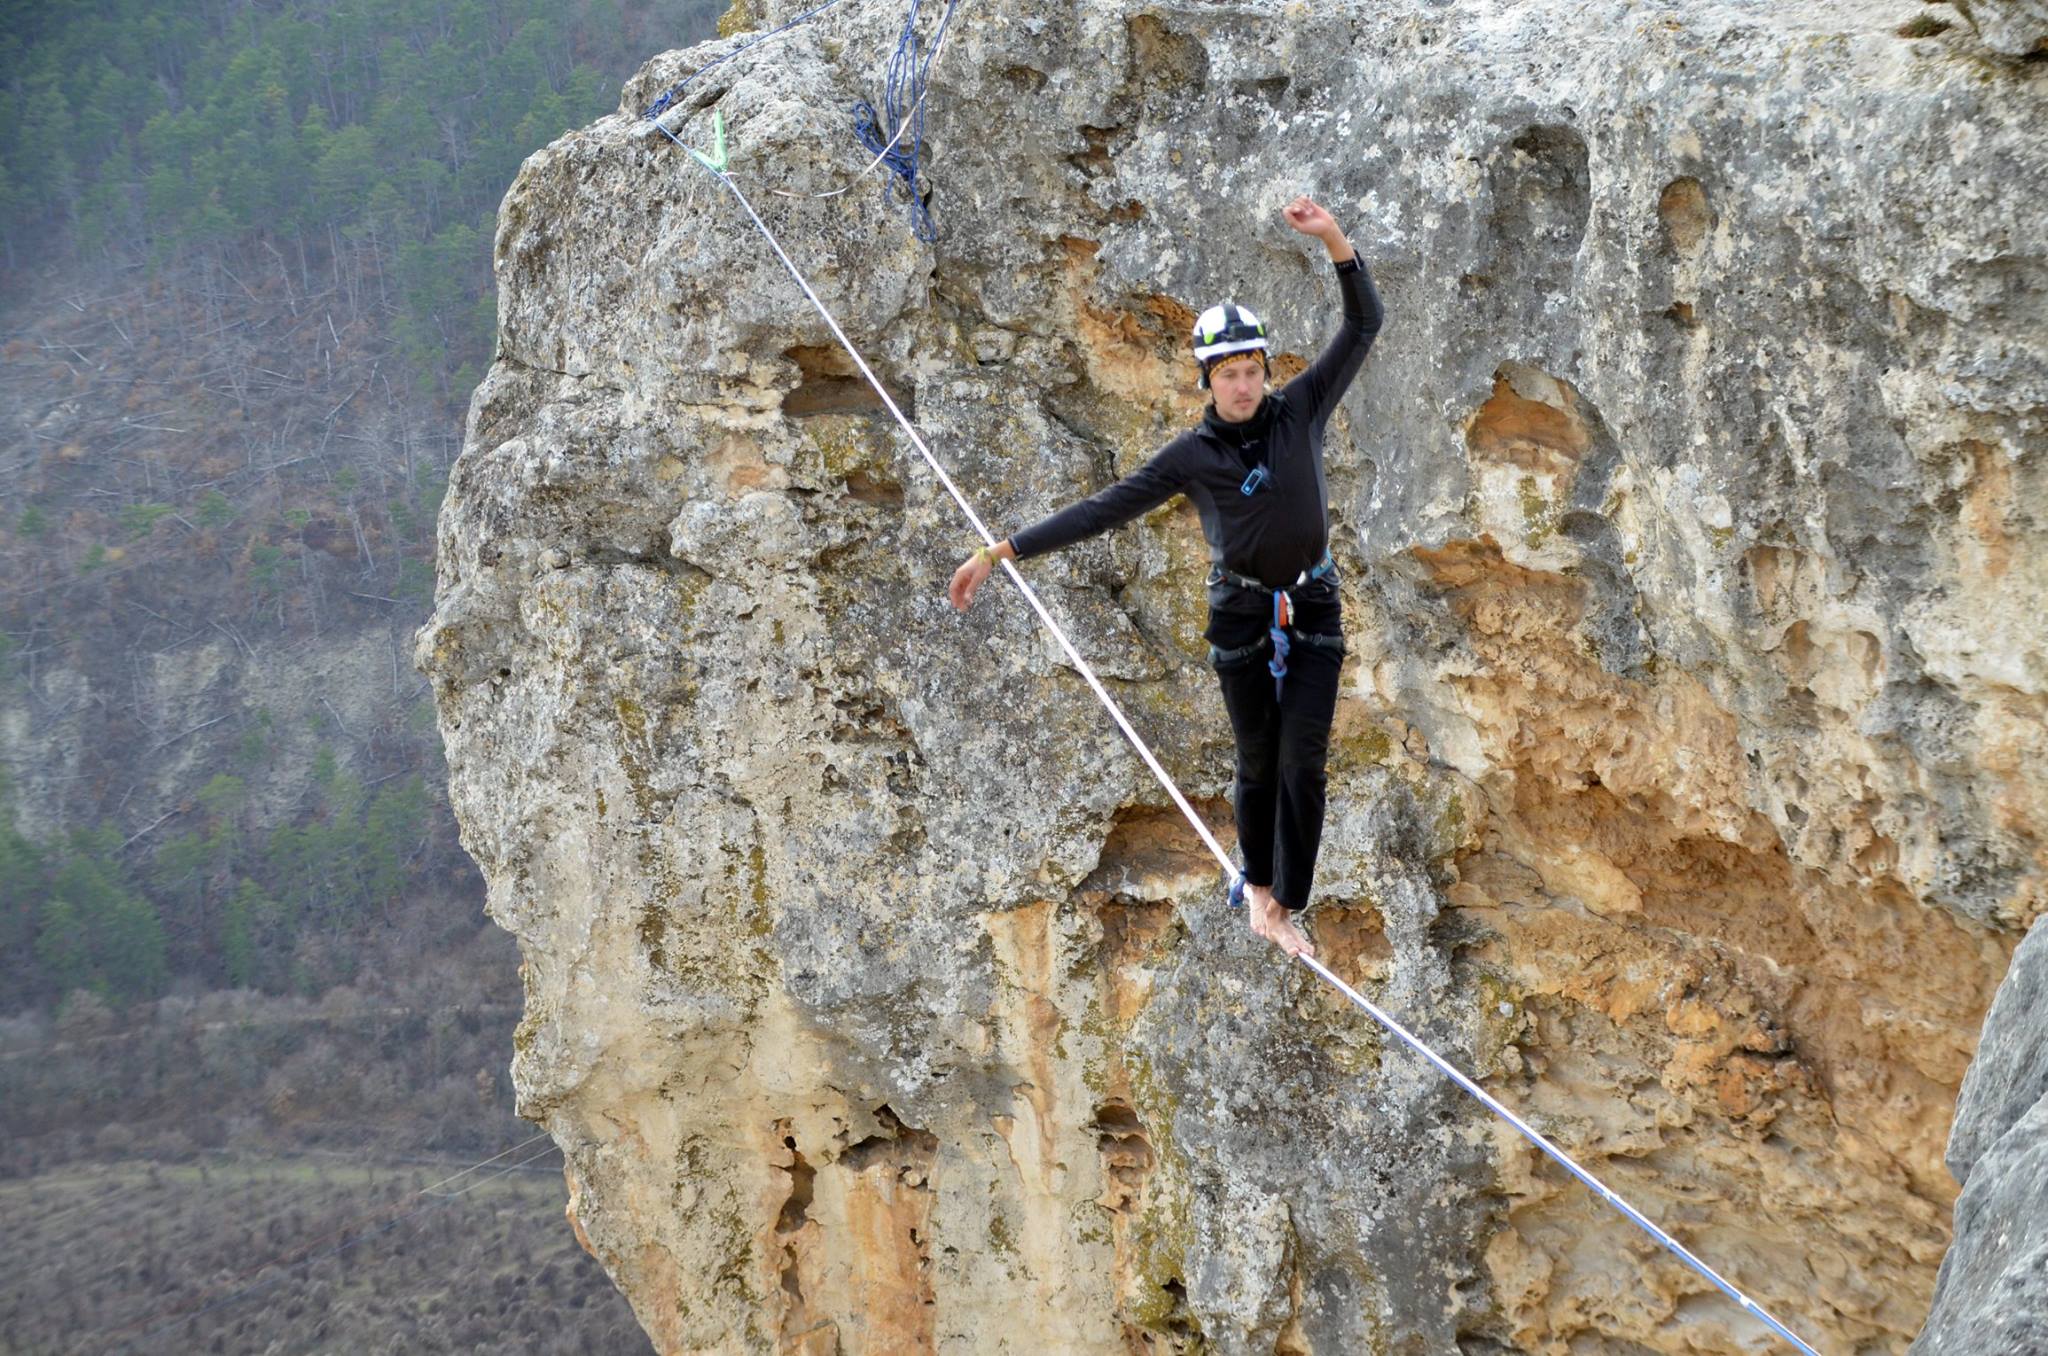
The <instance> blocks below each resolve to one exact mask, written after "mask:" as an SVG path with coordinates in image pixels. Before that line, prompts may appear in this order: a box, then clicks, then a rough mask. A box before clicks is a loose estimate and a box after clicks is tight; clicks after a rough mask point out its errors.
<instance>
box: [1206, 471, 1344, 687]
mask: <svg viewBox="0 0 2048 1356" xmlns="http://www.w3.org/2000/svg"><path fill="white" fill-rule="evenodd" d="M1259 469H1260V470H1261V471H1263V470H1265V469H1266V468H1265V467H1263V466H1261V467H1260V468H1259ZM1336 568H1337V563H1336V562H1335V561H1333V560H1331V559H1330V553H1329V552H1328V551H1325V552H1323V558H1322V559H1321V560H1319V561H1317V562H1316V563H1315V564H1314V565H1313V566H1311V567H1310V568H1308V569H1306V570H1303V571H1302V572H1301V573H1300V575H1298V576H1296V578H1295V580H1294V582H1293V583H1292V584H1289V585H1288V586H1287V587H1286V588H1280V589H1276V588H1269V587H1267V585H1266V583H1265V582H1264V581H1263V580H1259V579H1254V578H1252V577H1251V576H1250V575H1248V574H1239V573H1237V572H1236V571H1235V570H1226V569H1224V568H1223V567H1222V566H1221V565H1218V566H1217V567H1216V568H1215V569H1213V570H1211V571H1209V587H1210V588H1212V589H1213V588H1215V587H1216V586H1217V585H1219V584H1228V585H1229V586H1230V587H1232V588H1234V589H1237V590H1239V591H1240V592H1243V593H1267V594H1271V595H1272V598H1273V622H1272V625H1271V626H1269V627H1268V628H1267V630H1266V634H1265V635H1264V636H1262V637H1260V638H1259V639H1257V640H1255V641H1253V642H1252V643H1251V644H1249V645H1240V646H1238V647H1237V648H1236V649H1234V650H1219V649H1217V648H1216V647H1215V646H1214V645H1211V646H1210V647H1209V662H1210V663H1211V664H1214V665H1216V666H1218V667H1219V668H1221V667H1227V666H1229V665H1231V664H1234V663H1236V662H1238V661H1239V660H1244V659H1249V658H1251V657H1252V656H1253V655H1255V654H1263V653H1265V652H1266V650H1267V649H1269V648H1270V649H1271V650H1272V651H1273V657H1272V658H1271V659H1269V660H1267V661H1266V671H1267V672H1268V673H1270V674H1272V675H1273V700H1274V701H1276V702H1277V701H1279V700H1280V698H1281V695H1282V694H1283V693H1284V692H1285V690H1286V684H1287V656H1288V654H1289V652H1290V651H1291V650H1292V649H1293V647H1294V645H1295V644H1296V643H1299V644H1303V645H1314V646H1318V647H1320V648H1323V649H1331V650H1336V651H1338V652H1339V653H1342V652H1343V649H1344V637H1342V636H1311V635H1303V634H1302V633H1300V632H1298V631H1295V630H1294V629H1293V627H1294V595H1293V593H1292V590H1294V589H1298V588H1301V587H1302V586H1304V585H1306V584H1313V583H1315V582H1316V581H1317V580H1319V579H1323V578H1326V577H1328V576H1329V575H1330V574H1331V573H1332V572H1334V571H1335V570H1336Z"/></svg>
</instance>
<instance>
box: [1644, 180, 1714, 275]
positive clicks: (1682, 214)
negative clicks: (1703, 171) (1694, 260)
mask: <svg viewBox="0 0 2048 1356" xmlns="http://www.w3.org/2000/svg"><path fill="white" fill-rule="evenodd" d="M1657 217H1658V220H1660V221H1661V222H1662V223H1663V224H1664V239H1665V241H1666V242H1667V243H1668V244H1669V245H1670V246H1671V249H1672V251H1673V252H1674V253H1676V254H1678V255H1679V256H1681V257H1686V256H1690V255H1692V254H1695V253H1697V252H1698V250H1699V248H1700V245H1701V243H1702V242H1704V241H1705V240H1706V238H1707V232H1708V231H1710V230H1712V229H1713V226H1714V213H1713V209H1712V208H1710V207H1709V206H1708V205H1707V190H1706V189H1704V188H1702V187H1701V186H1700V181H1699V180H1697V179H1694V178H1691V177H1690V176H1687V177H1683V178H1678V179H1673V180H1672V181H1671V182H1670V183H1668V184H1666V185H1664V191H1663V192H1662V193H1660V194H1658V195H1657Z"/></svg>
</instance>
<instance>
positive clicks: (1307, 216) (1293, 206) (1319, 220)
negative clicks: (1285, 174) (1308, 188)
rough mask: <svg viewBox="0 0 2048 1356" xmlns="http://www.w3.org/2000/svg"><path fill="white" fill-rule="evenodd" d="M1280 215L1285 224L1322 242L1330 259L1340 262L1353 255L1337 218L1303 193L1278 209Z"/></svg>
mask: <svg viewBox="0 0 2048 1356" xmlns="http://www.w3.org/2000/svg"><path fill="white" fill-rule="evenodd" d="M1280 215H1281V216H1283V217H1285V218H1287V224H1288V225H1289V226H1292V227H1293V228H1294V229H1295V230H1297V231H1300V232H1301V233H1302V234H1303V235H1312V236H1314V237H1315V238H1316V239H1318V240H1320V241H1322V242H1323V248H1324V249H1326V250H1328V251H1329V252H1330V261H1331V262H1332V263H1338V264H1341V263H1343V262H1344V261H1345V260H1347V259H1350V258H1352V257H1353V253H1352V249H1351V242H1350V241H1349V240H1346V239H1345V238H1344V231H1343V229H1342V228H1341V227H1339V226H1338V225H1337V219H1336V218H1335V217H1333V216H1331V215H1330V214H1329V213H1328V212H1326V211H1324V210H1323V208H1322V206H1321V205H1320V204H1318V203H1317V202H1316V200H1315V199H1314V198H1311V197H1310V196H1309V195H1308V194H1306V193H1304V194H1302V195H1301V196H1300V197H1298V198H1296V199H1295V200H1294V201H1293V202H1291V203H1288V204H1287V206H1285V207H1283V208H1281V209H1280Z"/></svg>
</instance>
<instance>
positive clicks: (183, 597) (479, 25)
mask: <svg viewBox="0 0 2048 1356" xmlns="http://www.w3.org/2000/svg"><path fill="white" fill-rule="evenodd" d="M718 8H719V5H718V4H717V3H716V0H686V2H684V3H672V4H667V5H660V4H652V5H622V4H620V3H618V0H581V2H579V3H569V4H560V3H544V2H543V0H511V2H510V3H502V4H485V3H481V2H480V0H332V2H331V3H304V4H287V5H284V6H273V5H267V4H253V3H216V4H202V5H189V4H173V3H169V2H168V0H105V2H104V3H86V2H81V3H71V4H61V3H60V4H47V3H29V2H28V0H8V3H6V4H4V5H0V239H4V255H0V258H4V263H5V266H6V271H5V276H4V287H5V292H4V303H5V308H6V309H5V313H4V320H0V324H4V334H5V341H4V357H5V374H4V377H0V420H4V426H5V427H6V429H7V437H6V440H5V444H4V446H5V451H4V452H0V506H4V507H0V569H4V576H0V579H4V582H0V711H5V712H6V714H7V716H8V719H7V720H6V721H5V722H4V723H0V759H4V761H0V900H4V901H5V903H4V908H0V1012H5V1011H18V1010H20V1009H22V1008H24V1007H38V1006H47V1005H49V1004H51V1003H53V1002H55V1001H57V1000H59V999H60V998H61V997H62V996H63V995H64V994H66V993H68V992H71V991H73V990H77V989H81V988H83V989H90V990H93V991H96V992H98V993H99V994H101V995H102V996H103V997H105V998H108V999H110V1000H113V1001H114V1002H116V1003H117V1004H125V1003H127V1002H131V1001H133V1000H136V999H145V998H151V997H155V996H157V995H158V994H161V993H163V992H165V991H167V989H169V988H171V987H172V986H174V985H176V984H179V983H181V982H182V983H184V984H186V985H187V986H188V987H190V986H194V985H196V986H199V987H202V988H212V987H258V988H262V989H265V990H268V991H272V992H285V991H297V992H299V993H302V994H313V993H318V992H319V991H321V990H322V989H324V988H325V987H327V986H330V985H332V984H334V983H340V982H347V981H351V980H354V979H355V978H356V977H357V975H358V972H359V970H360V968H361V965H362V963H363V960H364V953H363V949H362V946H361V945H360V944H359V939H360V937H361V935H362V933H363V931H364V930H365V929H366V928H368V927H370V926H372V925H374V924H378V923H385V924H388V923H389V922H390V920H391V917H392V915H393V914H394V913H396V912H406V911H409V912H411V913H413V914H415V915H416V914H417V913H418V912H419V911H420V910H421V909H422V908H428V909H431V908H434V907H442V908H447V907H457V908H459V909H460V910H461V911H462V912H463V913H465V914H467V915H469V916H472V917H473V916H474V910H475V903H476V893H475V888H476V887H475V886H474V883H473V882H472V881H471V879H470V876H469V873H468V871H467V869H466V865H465V863H464V862H463V860H462V858H461V857H460V855H459V853H458V852H457V850H456V846H455V842H454V835H453V830H452V825H451V823H450V822H449V820H448V817H447V813H446V809H445V805H444V803H443V800H442V797H441V795H440V791H439V766H438V750H437V748H436V747H435V740H434V737H433V734H432V730H431V720H430V716H429V713H428V711H427V708H426V706H425V704H424V703H423V701H422V700H421V696H420V688H419V684H418V682H417V681H416V680H415V679H414V678H413V676H412V675H411V673H410V666H409V664H408V663H407V662H406V656H405V650H406V636H407V634H408V632H409V630H410V628H411V626H412V625H414V624H416V623H417V620H418V618H419V617H420V616H422V615H423V614H424V611H425V606H426V601H427V596H428V593H429V591H430V588H431V582H432V564H431V559H432V547H433V520H434V514H435V511H436V509H437V507H438V504H439V499H440V495H441V491H442V487H443V485H444V483H445V473H446V467H447V464H448V462H449V460H450V458H451V457H452V455H453V453H454V450H455V447H456V444H457V442H458V439H459V436H460V420H461V413H462V407H463V404H464V402H465V401H466V399H467V395H468V391H469V387H470V386H471V385H472V384H473V382H474V380H475V377H476V374H477V372H478V371H479V370H480V368H481V366H482V364H483V363H485V362H486V361H487V360H488V358H489V356H490V343H491V334H492V329H493V301H494V295H493V288H492V283H491V274H490V239H491V233H492V224H493V216H494V213H495V211H496V208H497V204H498V200H499V197H500V196H501V195H502V193H503V192H504V189H505V187H506V185H507V184H508V183H509V182H510V180H511V178H512V176H513V174H514V173H515V172H516V170H517V168H518V165H519V162H520V160H521V159H522V158H523V157H524V156H525V155H527V154H528V153H529V152H531V151H532V150H533V149H535V148H536V147H538V146H540V145H542V144H544V143H545V142H546V141H548V140H549V139H551V138H552V137H554V136H556V135H559V134H560V133H561V132H562V131H564V130H566V129H568V128H569V127H572V126H575V125H577V124H579V123H581V122H584V121H587V120H588V119H590V118H592V117H595V116H597V115H599V114H601V113H603V112H606V111H609V110H610V109H611V108H612V107H613V106H614V104H615V102H616V99H617V90H618V86H619V83H620V82H621V80H622V79H623V78H624V77H625V76H626V75H628V74H630V72H631V71H632V69H633V68H634V67H635V66H636V65H637V64H638V63H639V62H641V61H643V60H645V59H646V57H647V56H648V55H650V54H651V53H652V52H655V51H659V50H662V49H664V48H667V47H672V46H676V45H680V44H683V43H687V42H691V41H695V40H698V39H700V38H702V37H704V36H707V35H708V34H709V32H710V30H711V28H712V25H713V23H714V22H715V17H716V11H717V9H718ZM365 648H369V649H374V650H375V651H376V652H377V655H378V658H379V660H380V665H379V667H381V668H383V669H385V670H387V671H388V679H389V682H388V690H386V691H385V692H383V693H381V694H377V696H376V699H374V700H372V699H370V698H369V697H368V696H367V695H366V694H364V693H363V692H361V691H360V690H359V689H360V688H361V686H362V683H361V677H360V674H358V675H356V676H355V677H354V678H352V679H347V680H342V681H343V682H345V683H346V682H353V683H354V686H355V689H357V690H354V691H353V692H352V693H351V694H349V695H350V696H351V697H352V699H350V700H345V699H344V692H343V691H342V690H341V689H340V688H339V687H335V686H332V685H330V682H323V681H322V680H321V679H319V678H312V677H309V680H308V681H307V682H305V683H304V684H303V685H300V684H297V683H294V682H292V681H291V680H290V679H289V678H284V679H283V680H282V681H280V677H281V671H282V672H284V673H288V672H289V671H290V670H291V669H292V668H293V666H294V659H293V656H294V655H295V654H296V655H304V656H307V657H308V658H313V659H317V657H318V656H320V655H321V654H323V653H331V652H333V651H335V650H337V649H340V650H344V651H351V652H354V653H358V654H360V653H361V652H362V651H363V650H364V649H365ZM202 655H203V658H201V657H199V656H202ZM195 664H198V665H200V666H201V667H206V668H210V669H219V670H220V672H208V673H200V674H193V673H189V672H179V670H187V669H190V668H191V667H192V666H193V665H195ZM230 670H233V671H230ZM451 895H452V896H453V897H454V902H453V904H452V905H451V903H450V900H449V897H450V896H451Z"/></svg>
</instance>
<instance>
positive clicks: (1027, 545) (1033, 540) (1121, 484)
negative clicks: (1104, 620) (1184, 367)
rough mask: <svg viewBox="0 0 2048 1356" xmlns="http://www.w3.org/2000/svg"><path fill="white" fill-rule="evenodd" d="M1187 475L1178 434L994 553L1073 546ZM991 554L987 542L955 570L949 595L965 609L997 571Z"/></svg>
mask: <svg viewBox="0 0 2048 1356" xmlns="http://www.w3.org/2000/svg"><path fill="white" fill-rule="evenodd" d="M1186 481H1187V475H1186V472H1185V470H1184V469H1183V466H1182V458H1181V456H1180V452H1179V444H1178V441H1177V440H1176V441H1175V442H1172V443H1168V444H1167V445H1166V446H1165V447H1163V448H1161V449H1160V450H1159V451H1158V452H1157V453H1156V454H1154V456H1153V457H1152V459H1151V460H1150V461H1148V462H1146V463H1145V464H1144V465H1143V466H1140V467H1139V468H1138V469H1137V470H1135V471H1133V472H1131V473H1130V474H1129V475H1127V476H1125V477H1124V478H1123V479H1122V480H1119V481H1117V482H1116V483H1115V484H1113V485H1110V486H1107V487H1105V488H1103V489H1100V490H1097V491H1096V492H1095V493H1094V494H1091V495H1089V496H1088V497H1087V498H1086V499H1082V500H1079V501H1077V502H1075V503H1072V504H1069V505H1067V506H1066V507H1065V508H1063V509H1061V510H1059V511H1058V512H1057V513H1053V514H1050V515H1048V516H1046V517H1044V518H1041V519H1039V520H1038V521H1037V522H1035V523H1033V524H1032V525H1031V526H1029V527H1027V528H1025V529H1024V530H1023V531H1022V532H1018V533H1016V534H1014V535H1013V536H1011V537H1009V538H1008V539H1007V540H1005V541H1002V542H999V543H998V544H997V545H996V548H995V553H994V554H995V555H996V557H997V558H1000V559H1005V560H1022V559H1024V558H1025V557H1027V556H1042V555H1044V554H1045V553H1046V552H1048V551H1057V550H1059V549H1060V548H1061V547H1062V546H1071V545H1073V544H1074V543H1075V542H1077V541H1081V540H1083V539H1084V538H1087V537H1092V536H1095V535H1096V534H1097V533H1100V532H1107V531H1109V530H1110V529H1111V528H1113V527H1120V526H1122V525H1123V524H1125V523H1127V522H1129V521H1130V520H1131V519H1133V518H1135V517H1137V516H1138V515H1139V514H1141V513H1144V512H1146V511H1147V510H1149V509H1154V508H1157V507H1158V506H1159V505H1161V504H1163V503H1165V502H1166V501H1167V500H1169V499H1171V498H1173V496H1174V495H1176V494H1178V493H1179V492H1180V489H1181V487H1182V485H1184V484H1185V483H1186ZM990 555H991V553H990V552H989V550H988V549H987V548H986V547H984V548H983V549H982V550H979V551H976V552H975V553H974V554H973V555H972V556H970V557H968V559H967V560H966V561H965V562H964V563H962V564H961V566H960V568H959V569H957V570H955V571H954V572H953V582H952V584H951V585H950V586H949V587H948V588H947V590H946V596H947V597H948V598H949V599H951V600H952V603H953V606H954V607H955V608H957V609H958V610H960V611H962V612H965V611H966V610H967V609H968V608H969V607H970V606H972V605H973V602H974V593H975V590H976V589H979V588H980V587H981V583H982V581H983V580H984V579H987V578H988V577H989V574H990V573H991V572H992V571H994V569H995V560H994V559H991V558H990Z"/></svg>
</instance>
